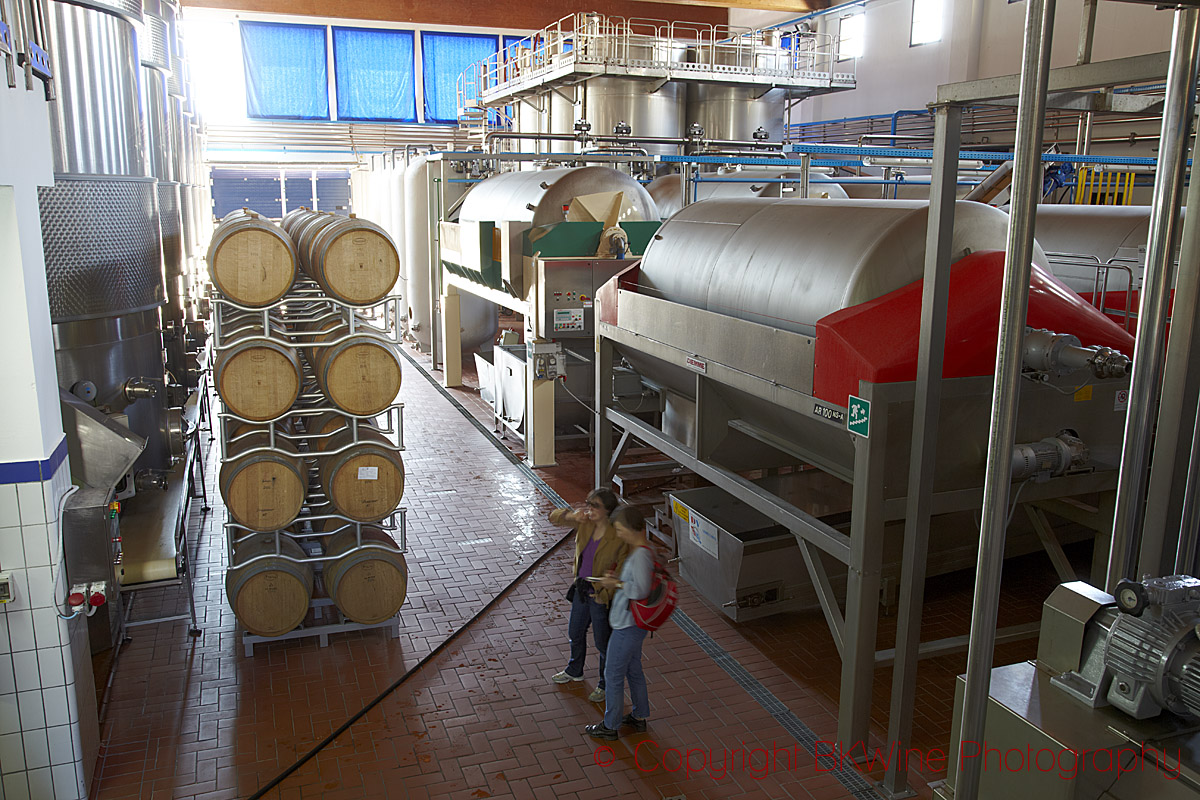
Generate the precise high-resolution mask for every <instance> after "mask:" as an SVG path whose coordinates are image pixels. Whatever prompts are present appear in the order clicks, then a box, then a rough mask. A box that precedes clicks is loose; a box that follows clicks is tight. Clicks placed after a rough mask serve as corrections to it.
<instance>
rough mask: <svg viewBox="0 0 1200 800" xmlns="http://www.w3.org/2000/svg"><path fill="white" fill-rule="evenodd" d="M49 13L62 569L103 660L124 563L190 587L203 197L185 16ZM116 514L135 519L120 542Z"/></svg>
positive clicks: (154, 0) (134, 4)
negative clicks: (188, 420)
mask: <svg viewBox="0 0 1200 800" xmlns="http://www.w3.org/2000/svg"><path fill="white" fill-rule="evenodd" d="M46 5H47V8H46V17H47V27H48V29H49V31H50V40H49V47H48V48H47V49H48V50H49V52H50V57H51V61H52V64H53V71H54V75H55V82H56V86H57V96H56V98H55V99H54V101H53V102H52V103H51V104H50V113H51V132H52V138H53V142H52V144H53V154H54V185H53V186H46V187H42V188H41V189H39V205H40V212H41V223H42V241H43V247H44V254H45V263H46V283H47V288H48V294H49V300H50V317H51V322H52V323H53V336H54V345H55V357H56V362H57V372H58V382H59V386H60V389H61V395H62V400H63V404H62V405H63V418H64V427H65V429H66V433H67V441H68V446H69V451H70V454H71V469H72V480H73V482H74V483H76V484H77V485H79V486H81V487H82V489H83V490H82V491H80V492H78V493H76V494H74V495H73V496H72V497H70V498H69V499H68V501H67V504H66V508H65V511H64V515H63V520H64V522H63V538H64V556H65V561H66V567H67V575H68V579H69V581H70V583H71V584H76V585H92V586H99V585H100V584H101V582H102V583H103V586H104V593H105V595H106V597H107V600H108V603H107V606H106V607H105V609H104V613H102V614H95V615H93V616H90V618H89V620H88V623H89V628H90V637H91V646H92V649H93V651H99V650H104V649H107V648H109V647H112V646H113V645H114V644H115V642H116V641H117V639H118V636H119V635H120V630H121V627H122V624H123V618H122V604H121V602H119V598H120V589H121V583H122V580H123V577H124V575H123V568H122V567H121V566H119V565H120V564H122V548H123V547H125V546H126V545H129V544H131V543H133V542H135V540H140V538H141V537H148V538H149V539H151V540H153V541H154V542H155V543H157V542H159V541H160V540H161V541H162V542H165V544H163V545H162V547H163V548H165V549H166V553H165V555H163V559H164V561H165V563H166V566H165V567H163V569H164V570H165V575H164V577H165V578H167V577H169V578H170V579H171V580H174V579H175V578H176V577H177V574H182V575H184V576H186V570H185V569H184V568H183V566H182V565H183V563H184V562H183V560H181V557H180V555H179V553H178V552H177V551H176V549H175V545H176V544H177V538H173V536H175V535H176V534H177V533H178V529H179V526H180V525H181V524H182V523H180V520H182V519H185V518H186V513H185V510H186V508H187V497H188V494H189V491H185V490H184V488H183V485H184V483H186V479H187V476H188V468H187V465H186V464H187V463H190V462H187V461H186V459H185V458H184V457H185V453H186V452H188V447H187V445H186V443H185V438H186V437H185V430H184V429H185V423H184V408H183V407H184V405H185V402H186V401H187V396H188V390H189V388H191V387H195V385H196V381H197V374H198V371H197V370H196V369H195V366H196V365H195V362H194V361H192V362H189V358H190V357H191V356H189V353H188V352H187V349H186V347H185V343H186V341H187V322H188V320H189V317H194V313H195V310H196V309H195V308H194V297H192V298H191V299H189V295H190V293H193V292H194V289H195V284H196V273H197V267H198V261H197V257H198V252H197V248H198V247H199V239H200V237H201V236H203V235H204V234H203V232H204V229H205V227H206V224H205V221H204V220H205V215H206V212H205V211H203V210H202V207H203V206H204V202H203V198H204V196H205V191H204V190H203V189H202V188H201V187H200V185H199V184H200V183H201V181H202V170H201V167H200V163H199V162H200V152H199V134H198V123H197V121H196V118H195V113H194V109H192V108H191V107H190V104H191V100H190V94H189V87H188V82H187V79H186V75H185V74H184V73H185V67H184V63H183V58H182V49H181V46H180V41H179V31H178V26H177V16H178V8H177V6H175V5H174V4H173V3H172V2H170V1H169V0H148V1H147V2H146V3H145V4H143V0H112V1H111V2H108V1H105V0H88V1H87V2H70V3H68V2H59V1H58V0H53V1H52V2H49V3H47V4H46ZM189 305H191V306H192V307H191V308H189ZM191 407H192V409H193V413H194V411H195V403H192V404H191ZM192 422H193V424H194V422H195V420H194V419H193V420H192ZM131 443H133V444H134V445H135V447H134V450H133V451H132V455H130V451H129V448H130V446H131ZM139 450H140V452H138V451H139ZM126 456H129V457H128V458H126ZM181 462H182V463H181ZM118 464H119V465H120V469H116V465H118ZM114 499H116V500H120V501H124V502H125V504H126V507H125V508H124V510H123V516H122V517H121V520H120V523H119V524H120V526H121V527H120V529H118V528H117V525H118V522H117V521H116V520H115V519H114V518H113V516H114V515H113V514H112V513H110V506H109V504H110V502H111V501H112V500H114ZM123 541H124V542H125V545H123V544H122V542H123ZM183 558H184V559H185V558H186V556H184V557H183ZM126 560H129V561H132V560H133V559H132V558H128V559H126ZM114 565H118V566H114ZM194 624H195V619H194V616H193V627H194Z"/></svg>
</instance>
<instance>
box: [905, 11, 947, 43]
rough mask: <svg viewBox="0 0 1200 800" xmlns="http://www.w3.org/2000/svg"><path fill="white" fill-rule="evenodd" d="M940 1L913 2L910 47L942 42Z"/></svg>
mask: <svg viewBox="0 0 1200 800" xmlns="http://www.w3.org/2000/svg"><path fill="white" fill-rule="evenodd" d="M943 11H944V8H943V3H942V0H913V6H912V30H911V31H910V33H909V37H908V43H909V45H910V46H912V47H916V46H917V45H919V44H929V43H930V42H940V41H941V40H942V13H943Z"/></svg>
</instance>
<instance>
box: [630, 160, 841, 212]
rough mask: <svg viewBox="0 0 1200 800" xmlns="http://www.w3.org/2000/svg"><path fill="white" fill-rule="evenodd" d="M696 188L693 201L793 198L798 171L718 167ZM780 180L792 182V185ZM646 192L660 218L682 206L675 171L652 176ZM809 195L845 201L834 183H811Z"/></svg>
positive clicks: (798, 178)
mask: <svg viewBox="0 0 1200 800" xmlns="http://www.w3.org/2000/svg"><path fill="white" fill-rule="evenodd" d="M703 177H704V179H705V180H701V181H700V183H699V185H698V186H697V187H696V190H695V191H696V200H713V199H717V198H721V199H735V198H739V197H784V196H785V195H786V196H788V197H792V198H794V197H796V194H795V193H794V192H785V191H784V189H785V188H789V187H790V188H792V189H795V188H796V187H798V185H799V183H800V173H798V172H788V171H781V170H770V169H764V170H757V169H755V170H749V169H746V170H727V171H721V170H718V171H717V172H716V173H706V174H705V175H704V176H703ZM781 180H791V181H794V183H792V184H784V183H780V182H779V181H781ZM756 181H757V182H756ZM646 191H648V192H650V196H651V197H653V198H654V203H655V205H657V206H658V216H659V218H660V219H669V218H670V217H673V216H675V214H677V213H679V210H680V209H681V208H683V176H682V175H680V174H679V173H673V174H671V175H662V176H660V177H658V178H655V179H654V180H653V181H652V182H651V183H650V185H649V186H647V187H646ZM809 196H810V197H811V198H813V199H821V200H828V199H832V200H845V199H847V195H846V190H845V189H843V188H842V187H841V186H839V185H838V184H836V183H813V184H810V185H809Z"/></svg>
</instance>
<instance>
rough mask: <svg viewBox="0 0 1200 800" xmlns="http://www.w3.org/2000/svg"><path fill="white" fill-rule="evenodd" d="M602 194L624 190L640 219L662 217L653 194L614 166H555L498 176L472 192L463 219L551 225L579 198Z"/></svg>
mask: <svg viewBox="0 0 1200 800" xmlns="http://www.w3.org/2000/svg"><path fill="white" fill-rule="evenodd" d="M597 192H624V193H625V199H626V200H627V201H628V202H629V203H631V204H632V206H633V208H634V209H636V213H637V214H638V215H639V216H638V217H637V218H638V219H644V220H653V219H658V210H657V208H656V207H655V205H654V200H653V198H651V197H650V193H649V192H647V191H646V189H645V188H644V187H643V186H642V185H641V184H640V183H638V182H637V181H635V180H634V179H633V178H631V177H629V176H628V175H626V174H625V173H623V172H619V171H617V170H615V169H611V168H609V167H556V168H552V169H543V170H536V171H530V172H505V173H502V174H500V175H494V176H492V177H491V178H488V179H487V180H484V181H480V182H479V183H478V184H476V185H475V187H474V188H472V189H471V191H470V192H469V193H468V194H467V196H466V199H464V200H463V203H462V207H461V209H460V211H459V219H461V220H463V221H470V222H478V221H489V222H501V221H506V222H507V221H511V222H528V223H529V224H530V225H531V226H534V227H536V226H539V225H549V224H551V223H554V222H562V221H563V220H564V219H566V217H567V213H566V212H567V207H568V206H569V205H570V204H571V201H572V200H574V199H575V198H576V197H580V196H581V195H587V194H595V193H597Z"/></svg>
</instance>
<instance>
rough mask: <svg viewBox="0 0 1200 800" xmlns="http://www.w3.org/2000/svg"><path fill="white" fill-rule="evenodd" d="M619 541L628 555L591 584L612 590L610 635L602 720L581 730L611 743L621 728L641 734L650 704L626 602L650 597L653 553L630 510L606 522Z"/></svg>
mask: <svg viewBox="0 0 1200 800" xmlns="http://www.w3.org/2000/svg"><path fill="white" fill-rule="evenodd" d="M609 519H610V521H611V523H612V525H613V527H614V528H615V529H616V531H617V536H618V537H619V538H620V539H621V541H622V542H625V543H626V544H628V545H629V547H630V551H629V555H628V556H626V557H625V560H624V561H623V562H622V563H621V565H620V567H619V575H614V574H613V572H612V571H609V572H608V573H607V574H606V575H605V576H604V577H603V578H599V579H597V580H596V581H595V585H596V586H597V587H600V588H603V589H608V590H610V591H611V590H615V592H616V593H615V594H614V595H613V597H612V602H610V603H609V611H608V622H609V626H610V627H611V628H612V635H611V636H610V637H609V639H608V652H607V654H606V658H605V664H604V684H605V685H604V694H605V697H604V701H605V702H604V720H603V721H602V722H599V723H597V724H595V725H588V726H587V728H585V730H586V731H587V733H588V735H589V736H592V737H594V738H596V739H608V740H612V739H616V738H617V736H618V735H619V731H620V728H621V726H623V725H628V726H629V727H631V728H633V730H634V731H635V732H638V733H640V732H642V731H644V730H646V720H647V718H648V717H649V716H650V699H649V697H648V696H647V694H646V676H645V674H644V673H643V672H642V642H644V641H645V639H646V633H647V632H648V631H646V630H645V629H643V628H641V627H639V626H638V625H637V624H636V623H635V621H634V617H633V611H632V610H631V608H630V601H632V600H644V599H646V597H648V596H649V594H650V588H651V582H652V579H653V575H654V554H653V553H652V552H651V550H650V547H649V546H648V545H647V544H646V519H645V517H643V516H642V512H640V511H638V510H637V509H636V508H634V507H633V506H621V507H620V508H618V509H617V510H616V511H615V512H613V514H612V516H611V517H610V518H609ZM626 678H628V680H629V696H630V698H631V699H632V700H633V709H632V712H631V713H629V714H627V715H625V716H624V717H622V715H621V712H622V711H624V710H625V680H626Z"/></svg>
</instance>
